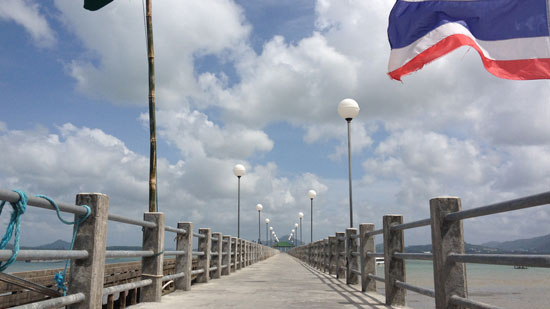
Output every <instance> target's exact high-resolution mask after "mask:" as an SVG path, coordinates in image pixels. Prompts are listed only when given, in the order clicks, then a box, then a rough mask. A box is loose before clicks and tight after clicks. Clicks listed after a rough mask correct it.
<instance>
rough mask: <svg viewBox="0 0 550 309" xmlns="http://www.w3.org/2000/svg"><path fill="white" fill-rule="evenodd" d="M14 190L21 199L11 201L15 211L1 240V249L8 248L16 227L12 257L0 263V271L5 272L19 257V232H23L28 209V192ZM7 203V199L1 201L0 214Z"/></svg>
mask: <svg viewBox="0 0 550 309" xmlns="http://www.w3.org/2000/svg"><path fill="white" fill-rule="evenodd" d="M13 192H15V193H17V194H19V200H18V201H17V202H15V203H12V202H10V205H11V207H12V208H13V212H12V213H11V217H10V223H9V224H8V227H7V228H6V233H4V237H2V241H1V242H0V249H4V248H6V245H7V244H8V242H9V241H10V240H11V237H12V235H13V234H14V228H15V237H14V241H13V249H12V254H11V257H10V258H9V259H8V260H7V261H6V262H5V263H4V264H1V263H0V272H3V271H4V270H5V269H6V268H8V266H10V265H11V264H12V263H13V262H14V261H15V259H16V258H17V254H18V253H19V236H20V235H19V234H20V233H21V216H22V215H23V214H24V213H25V211H26V210H27V200H28V199H27V194H25V192H23V191H21V190H13ZM5 204H6V201H2V202H1V203H0V215H1V214H2V210H4V205H5Z"/></svg>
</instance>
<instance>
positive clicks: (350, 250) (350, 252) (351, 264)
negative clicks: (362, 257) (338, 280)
mask: <svg viewBox="0 0 550 309" xmlns="http://www.w3.org/2000/svg"><path fill="white" fill-rule="evenodd" d="M355 235H357V229H356V228H351V229H346V260H347V263H346V264H347V265H346V266H347V267H346V268H347V269H346V284H357V283H358V282H359V280H358V278H357V274H356V273H354V272H353V269H355V270H358V269H359V263H357V255H356V254H354V253H355V252H357V251H358V248H357V247H358V246H357V238H354V237H353V236H355Z"/></svg>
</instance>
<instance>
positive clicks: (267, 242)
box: [265, 218, 269, 246]
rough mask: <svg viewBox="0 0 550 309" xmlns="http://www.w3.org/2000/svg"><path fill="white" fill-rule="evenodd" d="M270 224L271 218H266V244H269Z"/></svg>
mask: <svg viewBox="0 0 550 309" xmlns="http://www.w3.org/2000/svg"><path fill="white" fill-rule="evenodd" d="M268 226H269V218H265V244H266V245H268V246H269V239H268V237H269V232H268Z"/></svg>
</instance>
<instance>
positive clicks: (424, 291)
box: [395, 280, 435, 298]
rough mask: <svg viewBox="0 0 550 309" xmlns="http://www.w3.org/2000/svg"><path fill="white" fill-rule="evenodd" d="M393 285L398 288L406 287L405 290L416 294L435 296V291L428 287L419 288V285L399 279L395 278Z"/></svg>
mask: <svg viewBox="0 0 550 309" xmlns="http://www.w3.org/2000/svg"><path fill="white" fill-rule="evenodd" d="M395 286H397V287H399V288H402V289H406V290H409V291H413V292H416V293H418V294H422V295H425V296H429V297H433V298H435V292H434V291H433V290H430V289H425V288H421V287H419V286H414V285H410V284H408V283H406V282H401V281H399V280H395Z"/></svg>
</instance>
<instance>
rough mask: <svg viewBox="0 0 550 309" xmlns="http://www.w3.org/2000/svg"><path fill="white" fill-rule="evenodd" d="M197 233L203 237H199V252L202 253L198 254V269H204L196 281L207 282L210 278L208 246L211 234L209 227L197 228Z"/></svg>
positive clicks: (209, 245)
mask: <svg viewBox="0 0 550 309" xmlns="http://www.w3.org/2000/svg"><path fill="white" fill-rule="evenodd" d="M199 234H201V235H204V236H205V237H204V238H199V248H198V250H199V252H203V253H204V255H199V265H198V268H199V269H204V272H203V273H200V274H199V275H198V276H197V279H196V280H197V283H208V281H209V280H210V247H211V242H212V239H211V237H212V235H211V232H210V229H208V228H202V229H199Z"/></svg>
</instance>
